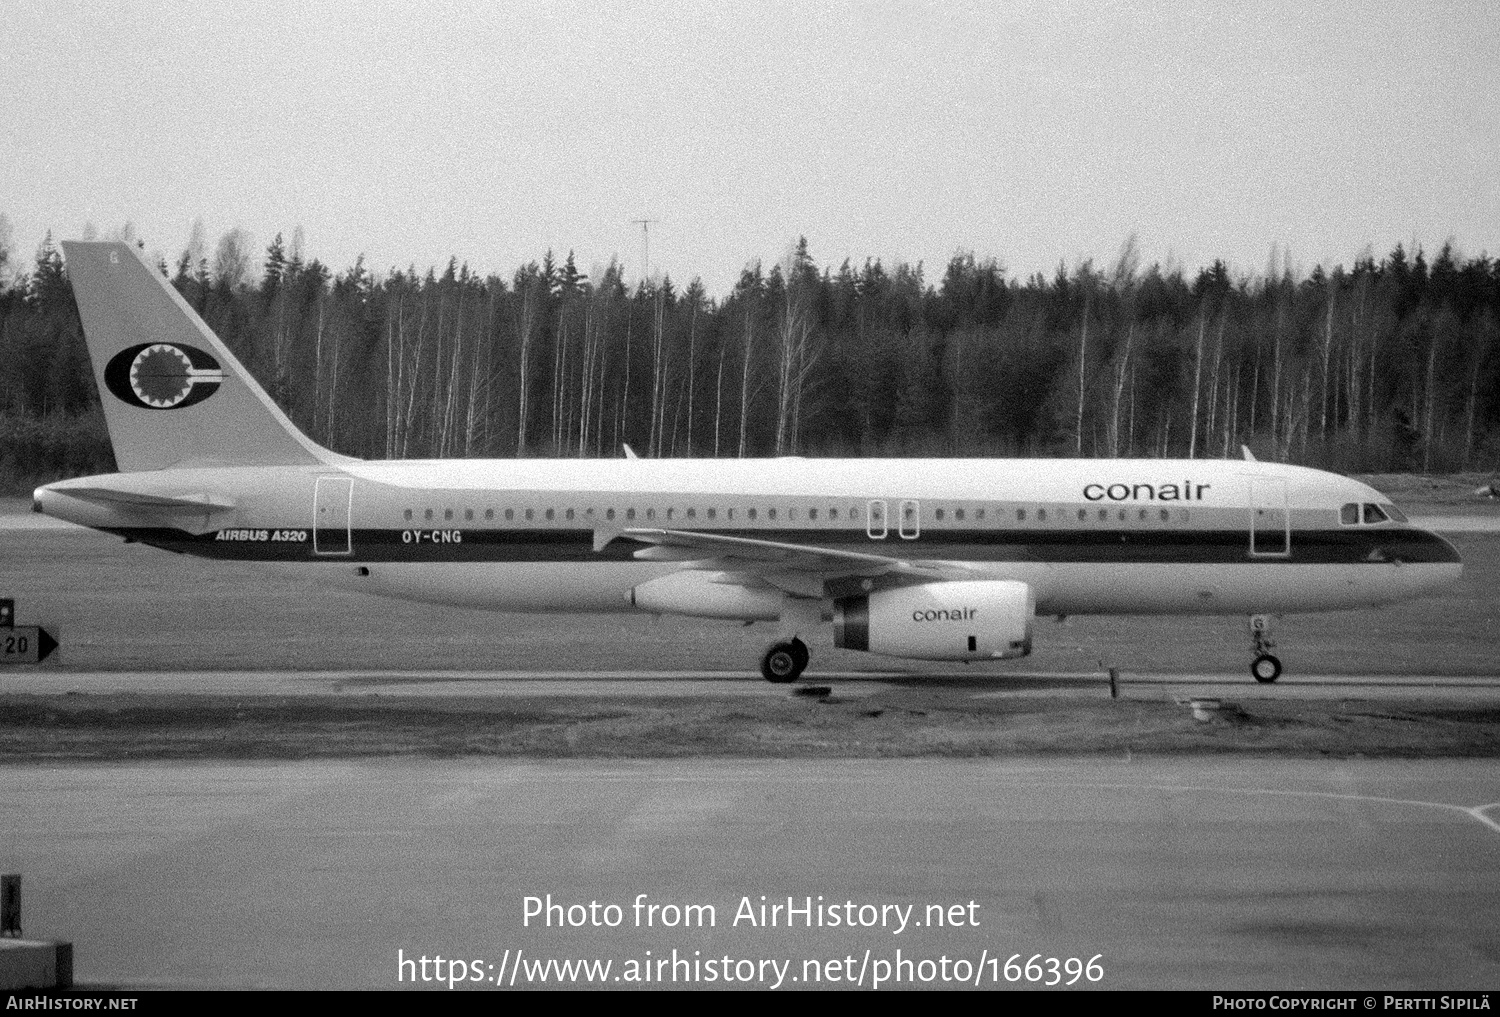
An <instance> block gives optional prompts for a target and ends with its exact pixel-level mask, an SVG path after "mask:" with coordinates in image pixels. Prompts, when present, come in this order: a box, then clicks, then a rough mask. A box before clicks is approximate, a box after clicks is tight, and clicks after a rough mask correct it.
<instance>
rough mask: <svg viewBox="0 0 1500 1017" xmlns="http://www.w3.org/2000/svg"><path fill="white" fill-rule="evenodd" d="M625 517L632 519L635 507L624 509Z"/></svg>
mask: <svg viewBox="0 0 1500 1017" xmlns="http://www.w3.org/2000/svg"><path fill="white" fill-rule="evenodd" d="M625 518H626V519H634V518H635V509H633V508H628V509H626V510H625Z"/></svg>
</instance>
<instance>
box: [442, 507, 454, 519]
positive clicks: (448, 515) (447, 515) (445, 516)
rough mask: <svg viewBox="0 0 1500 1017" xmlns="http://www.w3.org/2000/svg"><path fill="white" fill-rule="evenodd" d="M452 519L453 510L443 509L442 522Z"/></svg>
mask: <svg viewBox="0 0 1500 1017" xmlns="http://www.w3.org/2000/svg"><path fill="white" fill-rule="evenodd" d="M452 518H453V510H452V509H443V520H444V521H445V522H446V521H449V520H452Z"/></svg>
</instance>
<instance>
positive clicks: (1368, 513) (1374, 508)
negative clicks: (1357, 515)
mask: <svg viewBox="0 0 1500 1017" xmlns="http://www.w3.org/2000/svg"><path fill="white" fill-rule="evenodd" d="M1365 522H1367V523H1383V522H1386V517H1385V513H1384V512H1382V511H1380V506H1379V505H1369V504H1367V505H1365Z"/></svg>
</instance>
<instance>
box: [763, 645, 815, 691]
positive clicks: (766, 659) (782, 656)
mask: <svg viewBox="0 0 1500 1017" xmlns="http://www.w3.org/2000/svg"><path fill="white" fill-rule="evenodd" d="M811 658H812V654H810V653H809V652H808V650H807V644H806V643H804V642H803V641H802V640H800V639H797V638H795V637H794V638H792V639H789V640H787V641H786V642H784V643H772V644H771V645H770V646H769V647H767V648H766V653H765V656H763V657H761V658H760V673H761V677H763V678H765V680H766V681H768V682H775V683H777V684H778V685H780V684H785V683H787V682H794V681H796V680H797V679H798V678H800V677H802V672H803V671H804V670H806V669H807V662H808V661H809V660H810V659H811Z"/></svg>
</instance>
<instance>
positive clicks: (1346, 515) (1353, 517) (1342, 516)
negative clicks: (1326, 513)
mask: <svg viewBox="0 0 1500 1017" xmlns="http://www.w3.org/2000/svg"><path fill="white" fill-rule="evenodd" d="M1339 522H1341V523H1343V524H1344V525H1345V526H1353V525H1354V524H1355V523H1358V522H1359V506H1358V505H1356V504H1354V503H1353V502H1352V501H1351V502H1350V503H1349V504H1347V505H1345V506H1344V507H1343V508H1341V509H1339Z"/></svg>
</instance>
